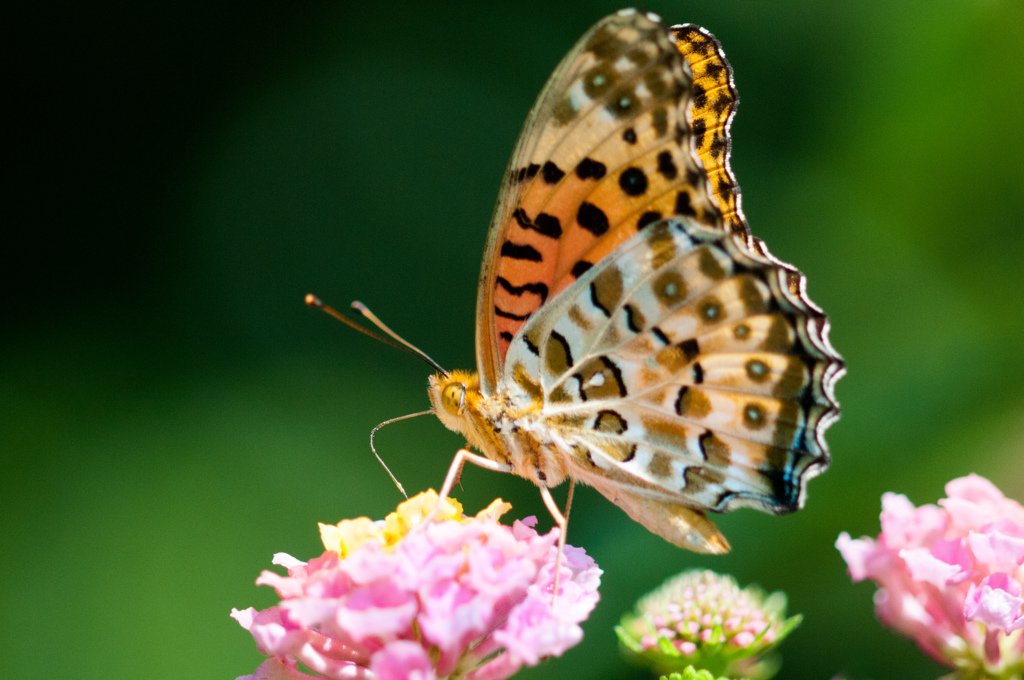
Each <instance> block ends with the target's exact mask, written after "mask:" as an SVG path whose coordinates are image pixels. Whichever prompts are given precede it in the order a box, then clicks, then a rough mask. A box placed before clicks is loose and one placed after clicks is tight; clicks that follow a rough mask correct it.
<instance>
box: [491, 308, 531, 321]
mask: <svg viewBox="0 0 1024 680" xmlns="http://www.w3.org/2000/svg"><path fill="white" fill-rule="evenodd" d="M494 314H495V316H500V317H502V318H505V319H513V320H515V321H526V320H527V319H529V318H530V315H529V314H513V313H512V312H506V311H505V310H504V309H502V308H501V307H499V306H497V305H495V306H494Z"/></svg>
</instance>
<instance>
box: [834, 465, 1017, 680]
mask: <svg viewBox="0 0 1024 680" xmlns="http://www.w3.org/2000/svg"><path fill="white" fill-rule="evenodd" d="M946 496H947V497H946V498H943V499H942V500H940V501H939V502H938V505H922V506H921V507H914V505H913V504H912V503H911V502H910V501H909V500H907V497H906V496H903V495H900V494H895V493H886V494H884V495H883V496H882V515H881V523H882V533H881V534H879V536H878V538H877V539H871V538H859V539H853V538H850V536H849V534H847V533H846V532H843V533H842V534H841V535H840V536H839V539H838V540H837V541H836V547H837V548H838V549H839V552H840V553H841V554H842V556H843V559H844V560H846V563H847V565H848V567H849V572H850V577H851V578H852V579H853V580H854V581H855V582H856V581H863V580H865V579H871V580H872V581H874V582H875V583H876V584H877V585H878V586H879V589H878V590H877V591H876V592H875V610H876V613H877V614H878V618H879V619H880V620H881V621H882V623H884V624H885V625H887V626H889V627H890V628H893V629H894V630H896V631H898V632H899V633H902V634H903V635H906V636H907V637H909V638H911V639H912V640H914V641H915V642H916V643H917V644H918V646H919V647H920V648H921V649H922V650H924V651H925V652H926V653H927V654H928V655H929V656H931V657H932V658H933V659H935V660H936V661H938V662H939V663H942V664H945V665H947V666H950V667H952V668H955V669H957V673H956V677H960V678H1021V677H1022V676H1024V597H1022V592H1021V591H1022V586H1024V507H1022V506H1021V505H1020V503H1017V502H1016V501H1014V500H1012V499H1009V498H1006V497H1005V496H1004V495H1003V494H1002V492H1000V491H999V489H997V488H996V486H995V485H994V484H992V482H990V481H988V480H987V479H985V478H984V477H980V476H978V475H974V474H972V475H968V476H967V477H961V478H959V479H954V480H953V481H951V482H949V483H948V484H947V485H946Z"/></svg>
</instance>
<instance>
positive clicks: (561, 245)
mask: <svg viewBox="0 0 1024 680" xmlns="http://www.w3.org/2000/svg"><path fill="white" fill-rule="evenodd" d="M692 115H693V97H692V79H691V75H690V67H689V64H688V63H687V60H686V58H685V56H684V54H683V52H682V51H681V49H680V48H679V47H678V46H677V44H676V43H675V42H674V41H673V38H672V36H671V35H670V33H669V32H668V30H666V29H665V28H664V26H662V25H661V24H660V23H659V22H658V20H657V18H656V17H652V16H650V15H644V14H641V13H637V12H632V11H631V12H626V13H619V14H616V15H612V16H610V17H607V18H606V19H604V20H603V21H601V22H599V23H598V24H597V25H596V26H595V27H594V28H593V29H591V31H590V32H588V33H587V34H586V35H584V36H583V38H582V39H581V40H580V41H579V42H578V43H577V44H576V46H575V47H574V48H573V49H572V51H570V53H569V54H568V55H567V56H566V57H565V59H564V60H563V61H562V63H561V64H560V65H559V67H558V68H557V69H556V71H555V73H554V75H553V76H552V77H551V79H550V80H549V81H548V83H547V85H546V86H545V88H544V90H543V91H542V92H541V95H540V97H539V98H538V100H537V103H536V104H535V106H534V108H533V110H532V111H531V113H530V116H529V119H528V121H527V123H526V126H525V127H524V130H523V133H522V136H521V138H520V142H519V145H518V146H517V148H516V151H515V153H514V155H513V157H512V161H511V162H510V164H509V167H508V170H507V172H506V177H505V180H504V184H503V186H502V190H501V198H500V199H499V203H498V206H497V208H496V210H495V215H494V218H493V221H492V225H491V232H490V235H489V238H488V251H487V252H488V253H490V255H491V257H489V258H487V259H485V261H484V265H483V271H482V274H481V281H480V289H479V294H478V309H477V338H478V344H477V347H478V354H477V363H478V366H479V368H480V370H481V378H482V382H483V384H484V386H485V389H487V388H488V387H493V384H494V382H495V380H496V376H497V373H498V372H499V371H500V367H501V365H502V363H503V361H504V358H505V355H506V353H507V350H508V346H509V343H510V342H511V340H512V337H513V336H514V335H515V333H516V332H517V331H518V330H519V328H520V327H521V326H522V325H523V323H524V322H525V321H526V319H527V318H529V316H530V315H531V314H533V313H534V312H535V311H536V310H537V309H538V308H539V307H540V306H541V305H543V304H544V303H545V302H546V301H547V300H548V299H549V298H551V297H552V296H554V295H556V294H557V293H559V292H560V291H561V290H563V289H564V288H566V287H567V286H569V285H570V284H571V283H572V282H574V281H575V280H576V278H578V277H579V276H580V275H582V274H583V273H584V272H585V271H586V270H587V269H588V268H590V267H592V266H593V265H594V264H595V263H596V262H598V261H600V260H601V259H602V258H604V257H606V256H607V255H608V254H610V253H611V252H613V251H614V250H615V249H616V248H617V247H618V246H619V245H621V244H622V243H624V242H625V241H626V240H628V239H629V238H630V237H632V236H633V235H634V234H636V233H637V231H638V230H639V229H641V228H643V227H644V226H646V225H647V224H650V223H652V222H655V221H657V220H659V219H663V218H666V217H670V216H673V215H682V216H685V217H689V218H692V219H693V220H695V221H697V222H699V223H702V224H704V225H706V226H708V227H710V228H715V229H722V228H723V218H722V212H721V210H720V209H719V206H718V200H719V199H717V198H716V197H714V196H713V195H712V191H713V189H712V188H711V185H709V184H708V181H707V174H706V171H705V169H704V168H703V167H702V165H701V163H700V161H699V159H698V155H697V153H696V150H695V144H696V141H695V139H694V135H693V132H692V130H691V126H690V117H691V116H692ZM721 131H722V132H723V133H724V132H725V131H727V126H725V127H722V128H721ZM705 138H707V139H710V137H708V136H707V135H703V134H702V137H701V139H702V140H703V139H705ZM723 160H724V159H723ZM725 162H726V167H727V161H725Z"/></svg>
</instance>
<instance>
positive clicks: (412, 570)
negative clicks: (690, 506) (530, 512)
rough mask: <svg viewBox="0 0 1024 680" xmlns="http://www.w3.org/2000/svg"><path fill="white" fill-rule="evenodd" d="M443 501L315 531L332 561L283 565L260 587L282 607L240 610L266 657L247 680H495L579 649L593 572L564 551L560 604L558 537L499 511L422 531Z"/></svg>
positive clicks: (503, 507)
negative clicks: (273, 593)
mask: <svg viewBox="0 0 1024 680" xmlns="http://www.w3.org/2000/svg"><path fill="white" fill-rule="evenodd" d="M437 502H438V496H437V494H436V493H434V492H433V491H429V492H426V493H422V494H420V495H418V496H415V497H413V498H411V499H410V500H408V501H406V502H404V503H402V504H401V505H399V506H398V509H397V510H396V511H395V512H393V513H391V514H390V515H388V517H387V519H385V520H381V521H376V522H374V521H371V520H369V519H367V518H365V517H362V518H359V519H353V520H343V521H342V522H340V523H338V524H337V525H333V526H332V525H325V524H321V525H320V534H321V538H322V540H323V543H324V547H325V548H326V552H324V553H323V555H321V556H320V557H317V558H314V559H312V560H310V561H309V562H308V563H307V562H302V561H300V560H297V559H295V558H294V557H291V556H289V555H286V554H284V553H278V554H277V555H275V556H274V560H273V563H274V564H276V565H279V566H283V567H286V568H287V570H288V575H287V576H282V575H280V574H278V573H276V572H272V571H264V572H263V573H262V574H261V575H260V577H259V578H258V579H257V580H256V583H257V585H270V586H273V587H274V588H275V589H276V590H277V594H278V595H279V596H280V597H281V602H280V604H278V605H277V606H274V607H270V608H269V609H265V610H263V611H256V610H255V609H253V608H251V607H250V608H249V609H246V610H243V611H239V610H237V609H235V610H232V614H231V615H232V616H233V617H234V618H235V619H236V620H237V621H238V622H239V623H240V624H241V625H242V627H243V628H245V629H246V630H248V631H249V632H250V633H251V634H252V636H253V638H255V640H256V645H257V647H258V648H259V650H260V651H261V652H262V653H264V654H266V655H268V656H270V657H271V658H269V659H268V660H267V661H265V662H264V663H263V664H262V665H261V666H260V667H259V668H258V669H257V670H256V673H255V674H253V675H248V676H243V678H239V680H283V679H285V678H288V679H290V680H311V679H313V678H324V677H325V678H346V679H365V680H375V679H376V680H400V679H405V678H410V679H413V680H432V679H433V678H438V677H448V678H467V679H469V680H499V679H500V678H506V677H508V676H510V675H512V674H513V673H515V672H516V671H517V670H519V668H520V667H521V666H523V665H524V664H525V665H530V666H532V665H535V664H537V663H539V662H540V661H541V660H542V659H544V658H545V657H549V656H559V655H561V654H562V653H563V652H565V651H566V650H567V649H569V648H570V647H572V646H574V645H575V644H576V643H578V642H579V641H580V640H581V639H582V638H583V631H582V629H581V628H580V625H579V624H580V622H582V621H583V620H585V619H586V618H587V616H588V615H589V614H590V612H591V610H592V609H593V608H594V606H595V605H596V604H597V600H598V594H597V588H598V586H599V585H600V576H601V570H600V569H598V568H597V565H596V564H595V563H594V561H593V559H591V558H590V557H588V556H587V554H586V553H585V552H584V551H583V550H582V549H580V548H574V547H572V546H568V545H567V546H565V551H564V554H563V555H562V558H561V564H560V571H561V575H560V578H559V592H558V594H557V597H554V598H553V597H552V588H553V585H554V580H555V574H554V569H555V561H556V555H557V551H558V549H557V543H558V529H557V528H555V529H552V530H551V531H550V532H549V533H547V534H543V535H542V534H538V533H537V532H536V531H535V530H534V529H533V526H534V524H535V523H536V518H533V517H530V518H527V519H525V520H522V521H516V522H515V523H514V524H513V525H512V526H506V525H503V524H500V523H499V521H498V520H499V518H500V517H501V515H502V514H504V513H505V512H507V511H508V510H509V509H511V506H510V505H508V504H507V503H504V502H502V501H501V500H496V501H494V502H493V503H492V504H491V505H490V506H489V507H488V508H487V509H485V510H483V511H482V512H480V513H478V514H477V515H476V516H475V517H466V516H463V514H462V507H461V505H459V503H458V502H457V501H455V500H454V499H451V498H449V499H447V500H446V501H444V502H443V503H442V504H441V506H440V509H439V512H438V513H437V514H436V515H435V517H434V518H433V519H432V521H430V522H429V523H425V522H424V520H425V519H426V518H427V516H428V515H429V514H430V512H431V511H432V510H434V508H435V507H436V506H437ZM299 664H302V666H305V669H303V668H302V667H301V666H300V665H299Z"/></svg>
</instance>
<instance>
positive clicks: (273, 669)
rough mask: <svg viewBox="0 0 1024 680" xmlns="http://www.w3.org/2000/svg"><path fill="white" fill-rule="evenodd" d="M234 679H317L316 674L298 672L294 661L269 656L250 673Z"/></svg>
mask: <svg viewBox="0 0 1024 680" xmlns="http://www.w3.org/2000/svg"><path fill="white" fill-rule="evenodd" d="M235 680H317V676H315V675H309V674H307V673H302V672H300V671H299V670H297V669H296V668H295V664H294V663H293V664H287V663H285V662H283V661H281V660H280V659H278V658H277V657H271V658H269V659H267V660H266V661H264V662H263V663H261V664H260V667H259V668H257V669H256V672H255V673H253V674H252V675H241V676H239V677H237V678H235Z"/></svg>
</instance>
